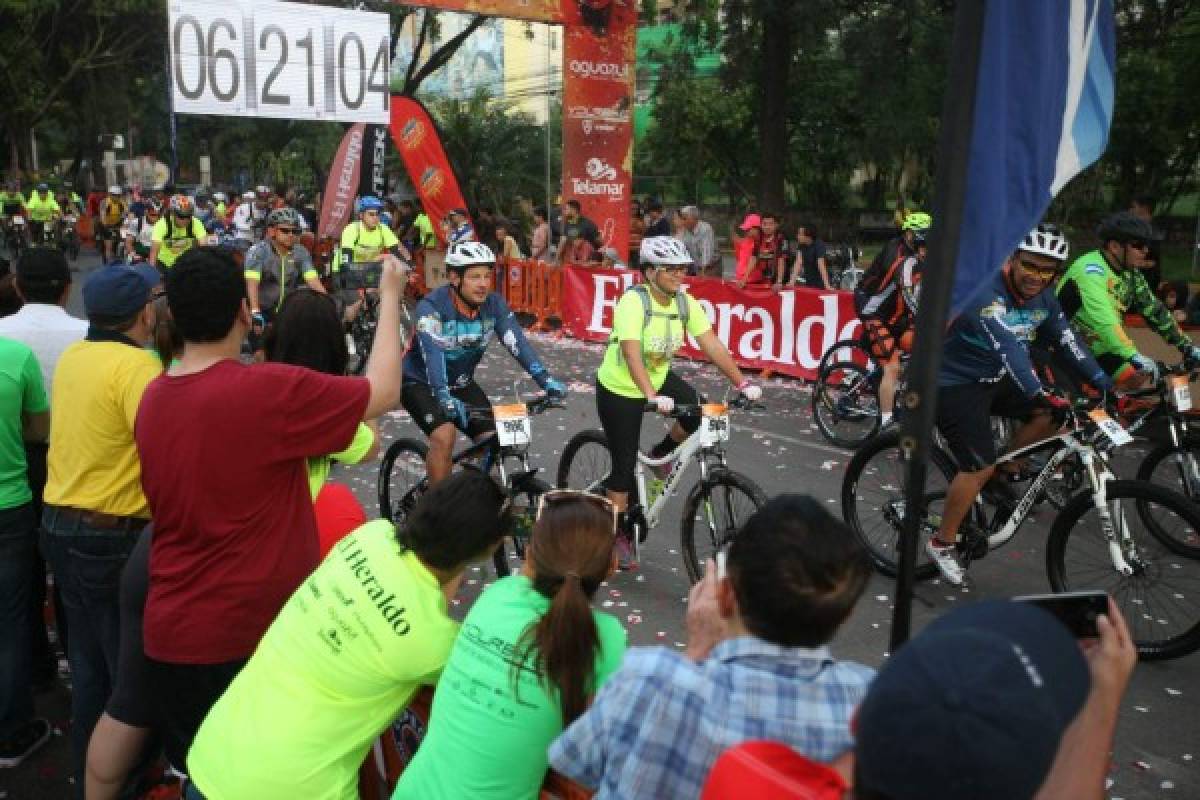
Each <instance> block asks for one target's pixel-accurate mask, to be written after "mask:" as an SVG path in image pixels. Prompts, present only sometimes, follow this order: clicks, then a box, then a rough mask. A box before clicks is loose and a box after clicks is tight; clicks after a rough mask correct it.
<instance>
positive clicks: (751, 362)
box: [561, 267, 861, 380]
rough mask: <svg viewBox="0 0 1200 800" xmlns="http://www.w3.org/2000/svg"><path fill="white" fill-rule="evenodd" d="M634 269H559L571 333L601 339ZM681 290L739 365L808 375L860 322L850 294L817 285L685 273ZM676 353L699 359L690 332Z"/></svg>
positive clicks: (565, 320) (564, 311)
mask: <svg viewBox="0 0 1200 800" xmlns="http://www.w3.org/2000/svg"><path fill="white" fill-rule="evenodd" d="M637 277H638V274H637V273H636V272H634V271H632V270H615V269H588V268H584V267H565V268H564V271H563V285H562V312H561V313H562V322H563V328H564V329H565V330H566V331H567V333H568V334H570V335H571V336H574V337H576V338H578V339H588V340H592V341H599V340H606V339H607V338H608V336H609V333H610V332H611V330H612V314H613V308H614V307H615V306H616V304H617V300H618V299H620V297H621V294H622V293H623V292H624V291H625V290H626V289H628V288H629V287H630V286H632V285H633V284H634V282H635V280H636V279H637ZM686 287H687V291H688V294H690V295H692V297H694V298H696V300H698V301H699V302H700V305H701V306H703V307H704V312H705V313H706V314H707V315H708V319H709V321H711V322H712V325H713V332H714V333H716V335H717V338H718V339H720V340H721V341H722V342H724V343H725V346H726V347H728V348H729V352H731V353H732V354H733V357H734V360H735V361H737V363H738V364H739V365H740V366H743V367H751V368H755V369H770V370H773V371H775V372H778V373H781V374H784V375H792V376H794V377H797V378H805V379H807V380H812V379H814V378H816V373H817V365H818V364H819V363H820V361H821V355H822V354H824V352H825V351H826V350H828V349H829V347H830V346H831V345H832V344H833V343H834V342H836V341H837V340H838V339H844V338H847V337H850V336H854V335H855V334H857V333H858V331H859V327H860V325H861V323H860V322H859V321H858V315H857V314H855V311H854V298H853V295H852V294H851V293H850V292H828V291H821V290H818V289H805V288H797V289H784V290H782V291H780V292H777V293H776V292H771V291H769V290H766V291H764V290H757V291H755V290H746V289H738V288H736V287H735V286H733V285H732V284H729V283H725V282H724V281H721V280H718V279H715V278H688V279H687V283H686ZM680 352H681V353H682V354H683V355H686V356H689V357H692V358H703V354H702V353H701V352H700V350H699V349H697V347H696V345H695V342H694V341H693V340H692V338H691V337H690V336H689V337H687V342H686V344H685V345H684V347H683V349H682V350H681V351H680Z"/></svg>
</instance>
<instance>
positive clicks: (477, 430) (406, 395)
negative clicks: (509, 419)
mask: <svg viewBox="0 0 1200 800" xmlns="http://www.w3.org/2000/svg"><path fill="white" fill-rule="evenodd" d="M450 394H451V395H452V396H453V397H457V398H458V399H459V400H462V401H463V403H464V404H465V405H466V406H467V409H468V410H472V411H475V410H482V409H487V411H486V412H485V416H482V417H477V416H474V415H472V418H471V420H470V422H468V423H467V430H466V434H467V435H468V436H470V437H471V438H472V439H478V438H479V437H480V436H483V435H485V434H488V433H492V432H493V431H494V430H495V429H496V425H495V422H493V421H492V411H491V408H492V401H491V400H488V396H487V393H486V392H484V391H483V389H481V388H480V387H479V384H477V383H476V382H475V381H471V382H470V383H468V384H467V385H466V386H464V387H462V388H461V389H451V390H450ZM400 405H401V406H403V407H404V410H405V411H407V412H408V413H409V415H410V416H411V417H412V418H413V422H415V423H417V427H418V428H420V429H421V430H422V432H424V434H425V435H426V436H428V435H429V434H431V433H433V431H434V430H435V429H437V428H440V427H441V426H442V425H445V424H446V423H447V422H449V423H450V424H452V425H455V424H456V423H455V422H454V420H452V419H450V418H449V417H447V416H446V412H445V411H443V410H442V404H441V403H439V402H438V399H437V396H436V395H434V393H433V389H432V388H430V387H429V384H425V383H419V382H417V381H410V380H405V381H404V386H403V387H402V388H401V389H400ZM456 427H457V425H456Z"/></svg>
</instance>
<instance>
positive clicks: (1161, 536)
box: [842, 405, 1200, 660]
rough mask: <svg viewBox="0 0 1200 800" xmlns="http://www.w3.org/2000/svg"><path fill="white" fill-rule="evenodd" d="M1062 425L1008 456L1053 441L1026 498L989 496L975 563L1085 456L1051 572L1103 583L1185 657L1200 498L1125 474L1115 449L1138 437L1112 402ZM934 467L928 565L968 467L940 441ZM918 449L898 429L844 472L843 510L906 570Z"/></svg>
mask: <svg viewBox="0 0 1200 800" xmlns="http://www.w3.org/2000/svg"><path fill="white" fill-rule="evenodd" d="M1065 423H1066V427H1065V428H1064V429H1063V430H1062V432H1060V433H1059V434H1057V435H1055V436H1053V437H1051V438H1049V439H1046V440H1044V441H1041V442H1036V443H1034V444H1032V445H1029V446H1028V447H1023V448H1020V449H1018V450H1015V451H1013V452H1011V453H1007V454H1005V455H1004V456H1003V457H1002V458H1000V459H999V460H998V462H997V464H998V465H999V464H1003V463H1005V462H1011V461H1014V460H1016V459H1021V458H1023V457H1026V456H1028V455H1029V454H1031V453H1037V452H1046V454H1047V457H1046V460H1045V463H1044V464H1043V465H1042V466H1041V468H1040V470H1039V471H1038V473H1037V475H1036V476H1035V477H1033V479H1032V480H1031V481H1030V483H1029V485H1028V487H1027V488H1026V490H1025V493H1024V495H1023V496H1021V498H1020V499H1019V500H1018V501H1017V502H1016V505H1015V506H1011V507H1007V506H1004V505H1000V506H994V507H992V510H991V513H990V514H989V509H988V506H987V504H986V503H985V501H984V500H982V499H979V498H977V499H976V501H975V503H974V504H973V505H972V508H971V510H970V512H969V513H968V515H967V518H966V520H964V523H963V525H962V527H961V529H960V531H959V544H958V549H959V555H960V557H961V558H962V560H963V563H964V567H969V566H970V563H971V562H972V561H976V560H978V559H980V558H983V557H984V556H986V555H987V554H988V553H989V552H990V551H992V550H994V549H996V548H998V547H1000V546H1002V545H1004V544H1006V543H1007V542H1009V541H1010V540H1012V538H1013V537H1014V536H1015V535H1016V533H1017V530H1018V529H1019V528H1020V527H1021V524H1022V523H1023V522H1024V521H1025V520H1026V518H1027V516H1028V514H1029V510H1030V509H1031V508H1032V506H1033V505H1034V503H1035V502H1036V501H1037V500H1038V499H1039V498H1040V496H1041V495H1042V494H1043V492H1044V490H1045V487H1046V486H1047V485H1048V483H1049V482H1050V481H1051V480H1053V479H1054V476H1055V474H1056V472H1057V471H1058V469H1059V467H1060V465H1062V464H1063V463H1064V462H1065V461H1067V460H1068V459H1077V460H1078V462H1079V463H1080V465H1081V466H1082V474H1083V485H1082V487H1081V491H1079V492H1078V493H1076V494H1075V495H1074V496H1073V497H1072V498H1071V499H1070V500H1069V501H1068V502H1067V503H1066V505H1065V507H1064V508H1063V509H1062V511H1061V512H1060V513H1059V514H1058V516H1057V518H1056V519H1055V520H1054V523H1053V525H1052V527H1051V530H1050V536H1049V538H1048V540H1047V544H1046V572H1047V575H1048V578H1049V581H1050V585H1051V587H1053V589H1054V590H1055V591H1056V592H1065V591H1071V590H1077V589H1101V590H1104V591H1106V592H1108V593H1109V594H1110V595H1112V597H1113V598H1114V600H1115V601H1116V602H1117V604H1118V605H1119V606H1120V607H1121V612H1122V614H1123V615H1124V616H1125V618H1126V620H1128V622H1129V627H1130V630H1131V632H1132V633H1133V638H1134V640H1135V642H1136V644H1137V649H1138V653H1139V655H1140V657H1141V658H1142V659H1145V660H1153V659H1166V658H1177V657H1179V656H1182V655H1185V654H1187V653H1191V652H1193V651H1195V650H1196V649H1198V648H1200V536H1198V532H1200V506H1197V505H1196V504H1194V503H1192V502H1191V501H1190V500H1188V499H1187V498H1185V497H1183V496H1182V495H1180V494H1178V493H1177V492H1173V491H1170V490H1169V489H1167V488H1165V487H1162V486H1158V485H1155V484H1152V483H1147V482H1145V481H1140V480H1118V479H1117V478H1116V477H1115V476H1114V475H1113V474H1112V472H1111V470H1110V469H1109V464H1108V457H1109V453H1110V451H1111V450H1112V449H1113V448H1115V447H1119V446H1121V445H1124V444H1126V443H1128V442H1129V441H1130V440H1131V437H1130V436H1129V434H1128V432H1126V431H1125V429H1124V428H1122V427H1121V426H1120V424H1119V423H1117V422H1116V421H1115V420H1113V419H1112V418H1111V417H1110V416H1109V415H1108V413H1107V412H1106V411H1105V410H1104V409H1103V408H1102V407H1097V408H1091V409H1088V408H1087V407H1086V406H1083V405H1080V406H1076V407H1075V408H1073V409H1072V410H1071V411H1069V412H1068V413H1067V415H1066V420H1065ZM930 460H931V461H932V467H931V468H930V470H929V472H928V475H927V478H926V484H925V487H924V491H923V493H922V500H923V502H922V508H921V509H920V511H919V513H920V515H921V517H920V526H919V537H920V542H919V543H918V556H917V559H918V560H917V566H916V577H917V578H918V579H927V578H931V577H933V576H934V575H936V574H937V571H938V570H937V566H936V565H935V564H934V563H933V562H932V561H931V560H930V559H929V557H928V555H927V554H926V553H925V550H924V547H923V544H924V542H925V541H926V540H927V539H928V538H929V537H932V536H933V535H934V534H936V533H937V531H938V527H939V525H940V524H941V510H942V504H943V502H944V500H945V497H946V490H947V487H948V486H949V483H950V481H951V479H952V478H953V477H954V475H955V473H956V472H957V471H958V468H957V466H956V464H955V462H954V459H953V457H952V456H951V455H950V453H949V452H947V451H946V450H945V448H943V447H942V446H940V445H935V446H934V447H933V448H932V449H931V452H930ZM907 469H908V456H907V454H906V452H905V450H904V448H903V447H902V446H901V434H900V432H898V431H889V432H887V433H885V434H883V435H881V436H878V437H876V438H875V439H874V440H872V441H871V442H869V443H867V445H866V446H865V447H863V448H862V449H861V450H859V451H858V452H857V453H855V454H854V457H853V458H852V459H851V461H850V464H849V465H848V467H847V469H846V477H845V478H844V480H843V482H842V516H843V518H844V519H845V521H846V523H847V524H848V525H849V526H850V527H851V528H852V529H853V530H854V533H855V535H856V536H858V538H859V539H860V540H861V541H862V543H863V545H864V546H865V547H866V548H867V551H868V553H869V554H870V557H871V560H872V561H873V562H874V565H875V567H876V569H878V570H879V571H880V572H881V573H883V574H884V575H889V576H894V575H895V574H896V562H897V555H896V548H897V546H898V543H899V536H900V529H901V526H902V525H903V523H904V519H905V516H906V513H907V512H906V508H905V494H904V485H905V480H906V476H907Z"/></svg>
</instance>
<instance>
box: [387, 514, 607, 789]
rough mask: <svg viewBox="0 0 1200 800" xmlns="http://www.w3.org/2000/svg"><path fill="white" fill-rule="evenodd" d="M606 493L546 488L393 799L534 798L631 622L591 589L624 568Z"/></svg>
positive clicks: (479, 608) (456, 658) (468, 624)
mask: <svg viewBox="0 0 1200 800" xmlns="http://www.w3.org/2000/svg"><path fill="white" fill-rule="evenodd" d="M615 536H616V511H615V509H614V507H613V506H612V505H611V503H609V501H608V500H607V499H606V498H603V497H598V496H596V495H589V494H583V493H581V492H574V491H570V490H560V491H553V492H547V493H546V494H545V495H543V497H542V502H541V506H540V508H539V509H538V517H537V522H536V523H535V524H534V527H533V536H532V538H531V540H530V543H529V547H528V549H527V551H526V555H527V559H526V561H525V565H524V566H523V567H522V569H521V573H520V574H519V575H513V576H511V577H508V578H503V579H501V580H499V581H497V582H496V583H494V584H493V585H492V586H490V587H488V589H487V590H486V591H484V593H483V595H482V596H481V597H480V598H479V600H477V601H476V603H475V605H474V606H473V607H472V608H471V611H470V613H468V614H467V617H466V619H465V620H464V621H463V625H462V630H461V632H460V633H459V635H458V639H457V640H456V641H455V643H454V649H453V650H452V652H451V654H450V659H449V661H448V662H447V663H446V668H445V670H444V671H443V673H442V677H441V679H440V680H439V681H438V688H437V693H436V694H435V695H434V698H433V712H432V714H431V716H430V719H429V731H428V733H427V734H426V736H425V739H424V741H422V742H421V746H420V749H418V750H417V755H416V757H415V758H414V759H413V761H412V763H410V764H409V765H408V767H407V768H406V769H405V770H404V773H403V774H402V775H401V776H400V782H399V784H398V785H397V787H396V791H395V793H394V794H393V795H392V800H406V799H407V798H421V799H422V800H436V799H437V798H446V799H447V800H451V799H453V800H457V799H458V798H464V797H470V798H472V799H473V800H492V799H494V800H499V799H500V798H512V799H513V800H517V799H518V798H520V799H522V800H524V799H525V798H536V797H537V796H538V790H539V789H540V787H541V785H542V781H543V780H544V778H545V773H546V766H547V762H546V750H547V748H548V746H549V744H550V742H552V741H553V740H554V738H555V737H556V736H558V734H559V733H561V732H562V730H563V728H565V727H566V726H567V725H569V724H570V723H571V722H572V721H573V720H574V719H575V718H576V717H578V716H579V715H580V714H582V713H583V712H584V711H585V710H586V708H587V706H588V703H589V702H590V700H591V697H592V695H594V694H595V692H596V690H597V688H598V687H599V686H600V684H601V683H603V681H605V680H606V679H607V678H608V677H609V676H610V675H611V674H612V673H613V672H614V671H616V669H617V667H618V666H620V663H621V657H622V656H623V655H624V652H625V646H626V637H625V631H624V629H623V628H622V627H621V624H620V623H619V622H618V621H617V620H616V618H614V617H613V616H611V615H609V614H605V613H602V612H598V611H594V610H593V609H592V607H591V603H592V598H593V597H594V596H595V594H596V590H597V589H598V588H599V587H600V584H601V583H602V582H603V581H604V580H605V579H607V578H608V576H609V575H611V574H612V572H613V570H614V569H615V568H616V557H615V555H614V551H613V544H614V540H615Z"/></svg>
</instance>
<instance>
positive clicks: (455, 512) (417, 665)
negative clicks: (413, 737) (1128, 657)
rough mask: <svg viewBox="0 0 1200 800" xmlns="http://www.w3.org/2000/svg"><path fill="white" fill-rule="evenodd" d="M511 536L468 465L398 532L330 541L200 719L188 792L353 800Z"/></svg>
mask: <svg viewBox="0 0 1200 800" xmlns="http://www.w3.org/2000/svg"><path fill="white" fill-rule="evenodd" d="M510 528H511V514H510V511H509V503H508V502H507V497H506V496H505V494H504V492H503V490H502V489H501V488H500V487H499V486H498V485H497V484H496V482H495V481H494V480H493V479H492V478H490V477H488V476H487V475H486V474H484V473H483V472H480V471H478V470H473V469H468V470H463V471H461V472H458V473H456V474H455V475H453V476H452V477H450V478H448V479H447V480H444V481H442V482H441V483H439V484H437V485H436V486H434V487H432V488H430V490H429V491H428V492H427V493H426V494H425V495H424V496H423V497H422V498H421V500H420V502H419V503H418V504H417V507H416V508H415V509H414V510H413V513H412V514H411V515H410V516H409V518H408V520H407V522H406V524H405V528H404V530H403V531H402V532H400V533H399V535H397V533H396V531H395V529H394V528H393V527H392V525H391V523H389V522H387V521H386V520H376V521H374V522H368V523H367V524H366V525H363V526H362V527H361V528H359V529H358V530H356V531H354V532H352V533H350V534H349V535H348V536H346V537H345V538H344V539H342V540H341V541H339V542H338V543H337V544H336V545H334V547H333V549H332V550H331V551H330V553H329V555H328V556H327V557H326V558H325V560H324V561H322V562H321V564H320V566H318V567H317V569H316V571H315V572H313V574H312V575H310V576H309V578H308V579H307V580H306V581H305V582H304V583H303V584H301V585H300V588H299V589H297V590H296V592H295V594H293V595H292V596H291V598H290V599H289V600H288V601H287V603H286V604H285V605H284V607H283V609H282V610H280V612H279V616H277V617H276V618H275V621H274V622H272V623H271V627H270V628H268V629H267V632H266V634H265V635H264V636H263V638H262V641H261V642H260V643H259V645H258V649H257V650H255V651H254V655H253V656H251V658H250V660H249V661H248V662H247V664H246V666H245V667H244V668H243V669H242V671H241V672H240V673H238V675H237V677H236V678H234V680H233V683H232V684H230V686H229V689H228V690H226V692H225V693H224V694H223V695H222V696H221V699H220V700H218V701H217V703H216V705H214V706H213V708H212V710H211V711H209V713H208V716H207V717H205V719H204V723H203V724H202V725H201V726H200V730H199V732H197V734H196V738H195V740H194V741H193V744H192V748H191V750H190V751H189V752H188V756H187V772H188V775H189V776H190V777H191V780H192V782H193V786H194V788H193V789H189V791H190V792H191V794H189V796H199V797H203V798H208V800H231V799H232V798H238V799H239V800H240V799H241V798H251V797H253V798H255V800H295V799H296V798H301V797H305V798H321V800H357V798H358V768H359V766H360V765H361V764H362V762H363V758H364V757H365V756H366V755H367V752H368V751H369V750H370V748H371V743H372V741H374V740H375V738H376V737H378V736H379V734H380V733H381V732H382V731H383V730H384V729H385V728H386V727H387V726H388V724H389V723H391V721H392V720H394V719H395V718H396V716H397V715H398V714H399V712H400V711H401V710H402V709H404V708H405V707H406V706H407V705H408V703H409V701H410V700H411V699H412V696H413V695H414V694H415V693H416V691H417V689H418V688H420V687H421V686H424V685H433V684H435V683H437V680H438V676H439V675H440V674H441V671H442V667H443V666H444V665H445V663H446V659H447V657H448V656H449V655H450V648H451V646H452V645H453V643H454V637H455V636H456V634H457V633H458V623H456V622H455V621H454V620H452V619H451V618H450V616H449V615H448V613H447V606H448V604H449V602H450V600H451V599H452V598H453V597H454V595H455V594H456V593H457V591H458V587H459V585H460V584H461V583H462V579H463V573H464V571H465V570H466V568H467V567H468V566H469V565H471V564H474V563H477V562H479V561H482V560H484V559H485V558H488V557H490V556H491V554H492V552H493V551H494V550H495V549H496V547H497V545H498V544H499V543H500V540H501V538H503V537H504V536H505V535H506V534H508V533H509V529H510ZM451 534H453V535H451Z"/></svg>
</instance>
